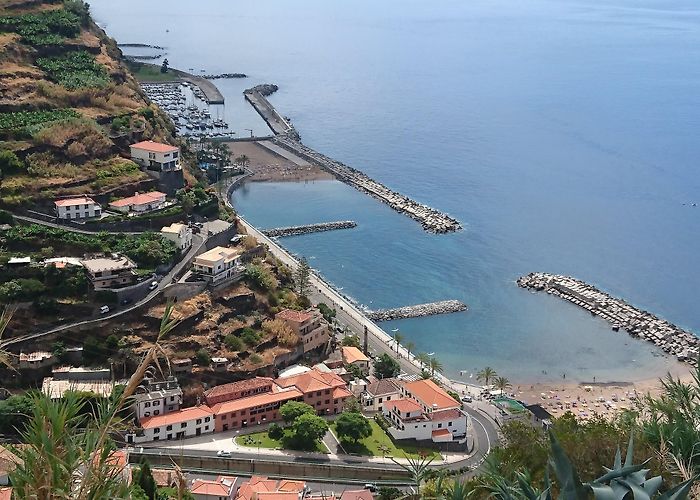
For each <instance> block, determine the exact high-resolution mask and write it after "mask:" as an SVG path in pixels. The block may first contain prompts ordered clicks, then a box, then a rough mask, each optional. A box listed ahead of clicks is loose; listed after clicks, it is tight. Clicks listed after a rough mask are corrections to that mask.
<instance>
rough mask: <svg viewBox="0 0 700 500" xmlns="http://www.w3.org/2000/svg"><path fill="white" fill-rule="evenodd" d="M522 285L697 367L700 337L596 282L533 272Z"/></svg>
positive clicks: (524, 277)
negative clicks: (568, 303) (616, 296)
mask: <svg viewBox="0 0 700 500" xmlns="http://www.w3.org/2000/svg"><path fill="white" fill-rule="evenodd" d="M518 286H519V287H522V288H528V289H531V290H535V291H544V292H547V293H548V294H551V295H555V296H557V297H561V298H562V299H565V300H568V301H569V302H571V303H573V304H576V305H577V306H579V307H582V308H584V309H586V310H587V311H589V312H590V313H591V314H593V315H595V316H598V317H600V318H603V319H604V320H606V321H608V322H609V323H610V324H611V325H612V329H613V330H614V331H617V330H620V329H623V330H625V331H626V332H627V333H629V334H630V335H632V336H633V337H639V338H641V339H644V340H647V341H649V342H651V343H653V344H654V345H656V346H658V347H660V348H661V349H663V350H664V351H666V352H667V353H669V354H672V355H674V356H676V358H677V359H678V360H679V361H686V362H688V363H690V364H691V365H694V366H697V358H698V351H699V348H700V339H698V338H697V337H696V336H695V335H693V334H692V333H691V332H688V331H686V330H683V329H682V328H680V327H678V326H676V325H674V324H673V323H669V322H668V321H666V320H664V319H661V318H659V317H657V316H655V315H654V314H652V313H650V312H647V311H644V310H642V309H638V308H636V307H634V306H632V305H630V304H628V303H627V302H625V301H624V300H622V299H618V298H615V297H612V296H611V295H608V294H607V293H605V292H602V291H600V290H598V289H597V288H596V287H594V286H593V285H589V284H588V283H585V282H584V281H581V280H577V279H574V278H572V277H570V276H562V275H560V274H549V273H530V274H528V275H527V276H522V277H520V278H518Z"/></svg>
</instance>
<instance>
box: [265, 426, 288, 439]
mask: <svg viewBox="0 0 700 500" xmlns="http://www.w3.org/2000/svg"><path fill="white" fill-rule="evenodd" d="M267 435H268V436H270V439H275V440H277V439H282V437H284V429H282V427H281V426H280V425H279V424H271V425H270V427H269V428H268V429H267Z"/></svg>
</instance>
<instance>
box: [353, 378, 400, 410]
mask: <svg viewBox="0 0 700 500" xmlns="http://www.w3.org/2000/svg"><path fill="white" fill-rule="evenodd" d="M400 397H401V386H400V385H399V383H398V381H397V380H396V379H394V378H380V379H379V380H376V381H374V382H372V383H370V384H368V385H367V387H366V388H365V390H364V392H363V393H362V404H363V406H364V409H365V411H381V410H382V407H383V405H384V403H385V402H387V401H391V400H396V399H399V398H400Z"/></svg>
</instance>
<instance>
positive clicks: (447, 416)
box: [428, 408, 462, 422]
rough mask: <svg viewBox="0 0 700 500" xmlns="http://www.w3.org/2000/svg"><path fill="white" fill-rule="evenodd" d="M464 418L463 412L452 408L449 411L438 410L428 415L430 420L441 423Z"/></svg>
mask: <svg viewBox="0 0 700 500" xmlns="http://www.w3.org/2000/svg"><path fill="white" fill-rule="evenodd" d="M460 417H462V412H460V411H459V410H458V409H456V408H451V409H449V410H438V411H434V412H431V413H429V414H428V418H430V420H433V421H436V422H440V421H444V420H453V419H455V418H460Z"/></svg>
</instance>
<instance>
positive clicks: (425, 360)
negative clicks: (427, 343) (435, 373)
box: [416, 352, 430, 368]
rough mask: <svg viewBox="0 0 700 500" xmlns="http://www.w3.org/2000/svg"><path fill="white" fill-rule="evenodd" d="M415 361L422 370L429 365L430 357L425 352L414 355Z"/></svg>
mask: <svg viewBox="0 0 700 500" xmlns="http://www.w3.org/2000/svg"><path fill="white" fill-rule="evenodd" d="M416 359H417V360H418V361H419V362H420V364H421V367H422V368H425V367H426V366H428V364H429V363H430V356H428V353H425V352H419V353H418V354H416Z"/></svg>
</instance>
